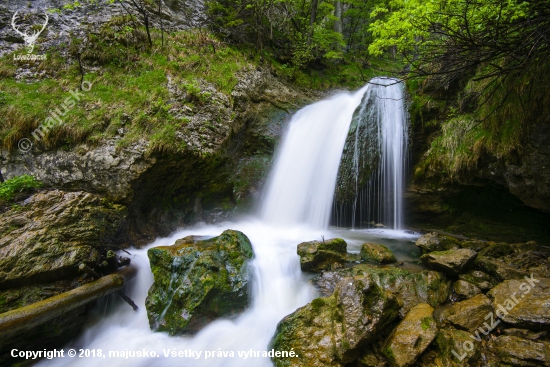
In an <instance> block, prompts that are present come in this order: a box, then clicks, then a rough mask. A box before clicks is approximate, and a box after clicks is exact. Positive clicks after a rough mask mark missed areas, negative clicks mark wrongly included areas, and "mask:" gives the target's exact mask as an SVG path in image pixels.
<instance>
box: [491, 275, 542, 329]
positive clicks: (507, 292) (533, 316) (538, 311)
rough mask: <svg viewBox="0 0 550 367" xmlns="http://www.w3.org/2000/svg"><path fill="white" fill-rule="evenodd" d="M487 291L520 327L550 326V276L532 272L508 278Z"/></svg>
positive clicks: (501, 314)
mask: <svg viewBox="0 0 550 367" xmlns="http://www.w3.org/2000/svg"><path fill="white" fill-rule="evenodd" d="M487 295H488V296H489V297H490V298H491V299H492V301H493V307H494V309H495V313H496V315H497V316H498V317H500V318H501V319H502V320H503V321H504V322H506V323H508V324H511V325H514V326H516V327H526V328H535V329H548V328H550V307H548V305H550V279H548V278H537V277H536V276H530V277H526V278H524V279H522V280H519V279H518V280H516V279H513V280H505V281H504V282H502V283H500V284H499V285H497V286H496V287H495V288H493V289H492V290H491V291H489V293H487Z"/></svg>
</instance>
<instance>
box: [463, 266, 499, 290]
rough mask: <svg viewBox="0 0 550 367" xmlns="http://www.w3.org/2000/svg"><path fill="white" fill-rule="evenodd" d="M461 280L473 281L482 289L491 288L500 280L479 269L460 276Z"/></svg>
mask: <svg viewBox="0 0 550 367" xmlns="http://www.w3.org/2000/svg"><path fill="white" fill-rule="evenodd" d="M458 278H459V279H460V280H464V281H466V282H468V283H471V284H473V285H475V286H476V287H478V288H479V289H481V290H482V291H486V290H489V289H491V288H493V287H494V286H495V285H497V284H498V283H499V282H498V281H497V280H496V279H494V278H493V277H491V276H490V275H488V274H485V273H484V272H482V271H479V270H470V271H467V272H466V273H464V274H460V275H459V276H458Z"/></svg>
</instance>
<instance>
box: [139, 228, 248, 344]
mask: <svg viewBox="0 0 550 367" xmlns="http://www.w3.org/2000/svg"><path fill="white" fill-rule="evenodd" d="M147 254H148V256H149V261H150V265H151V271H152V272H153V275H154V278H155V282H154V283H153V285H152V286H151V288H150V289H149V294H148V296H147V301H146V307H147V315H148V317H149V324H150V326H151V329H153V330H157V331H168V332H169V333H170V334H171V335H176V334H183V333H193V332H196V331H198V330H200V329H201V328H202V327H204V326H205V325H206V324H208V323H209V322H211V321H212V320H214V319H215V318H218V317H222V316H230V315H232V314H235V313H238V312H240V311H242V310H243V309H244V308H245V307H246V306H247V305H248V301H249V296H248V283H249V281H250V276H249V274H248V261H249V260H250V259H251V258H252V257H253V250H252V246H251V244H250V241H249V239H248V238H247V237H246V236H245V235H244V234H243V233H241V232H238V231H232V230H226V231H224V232H223V233H222V234H221V235H220V236H218V237H214V238H211V239H208V240H200V239H197V238H195V237H193V236H189V237H185V238H183V239H180V240H178V241H176V243H175V244H174V245H173V246H160V247H154V248H151V249H149V251H148V252H147Z"/></svg>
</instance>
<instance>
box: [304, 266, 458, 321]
mask: <svg viewBox="0 0 550 367" xmlns="http://www.w3.org/2000/svg"><path fill="white" fill-rule="evenodd" d="M348 276H352V277H366V276H369V277H370V278H371V279H372V280H373V281H374V282H376V284H378V285H379V286H380V287H382V288H384V289H386V290H388V291H390V292H391V293H392V294H394V295H395V296H396V297H397V298H398V299H400V300H401V301H402V302H403V307H402V308H401V311H400V316H401V317H405V315H406V314H407V312H409V310H410V309H411V308H412V307H414V306H415V305H417V304H419V303H428V304H430V305H431V306H432V307H437V306H439V305H440V304H442V303H443V302H445V301H446V300H447V298H448V296H449V292H450V288H451V287H450V281H449V280H448V279H447V277H446V276H445V275H443V274H441V273H438V272H435V271H428V270H424V271H422V272H419V273H411V272H409V271H407V270H405V269H401V268H395V267H374V266H371V265H368V264H360V265H356V266H354V267H352V268H348V269H341V270H338V271H331V272H328V271H325V272H323V273H322V274H321V275H318V276H316V277H315V278H313V279H312V280H311V282H312V283H313V285H314V286H315V287H316V288H317V289H318V290H319V292H320V293H321V294H322V295H323V296H329V295H331V294H332V292H333V291H334V289H335V286H336V284H338V282H340V281H341V279H343V278H345V277H348Z"/></svg>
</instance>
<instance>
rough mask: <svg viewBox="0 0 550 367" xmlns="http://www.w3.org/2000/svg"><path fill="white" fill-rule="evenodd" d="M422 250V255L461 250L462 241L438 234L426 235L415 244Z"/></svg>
mask: <svg viewBox="0 0 550 367" xmlns="http://www.w3.org/2000/svg"><path fill="white" fill-rule="evenodd" d="M415 244H416V246H418V247H420V249H422V253H428V252H432V251H445V250H450V249H452V248H460V247H461V246H460V241H459V240H457V239H456V238H453V237H449V236H444V235H440V234H438V233H436V232H432V233H426V234H425V235H423V236H421V237H420V238H419V239H417V240H416V242H415Z"/></svg>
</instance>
